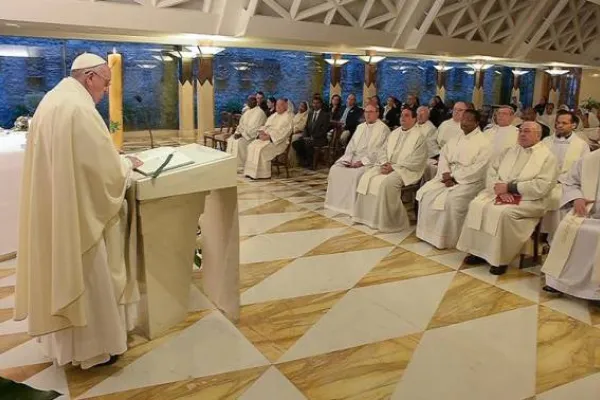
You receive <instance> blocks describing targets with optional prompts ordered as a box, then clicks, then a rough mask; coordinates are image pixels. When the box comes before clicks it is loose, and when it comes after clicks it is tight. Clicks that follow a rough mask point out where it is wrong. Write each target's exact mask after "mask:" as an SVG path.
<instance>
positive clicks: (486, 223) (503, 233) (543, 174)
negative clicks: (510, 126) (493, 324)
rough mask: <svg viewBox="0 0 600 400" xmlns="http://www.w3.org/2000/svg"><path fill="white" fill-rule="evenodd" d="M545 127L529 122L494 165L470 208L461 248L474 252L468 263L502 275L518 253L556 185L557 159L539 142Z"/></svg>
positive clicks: (467, 258)
mask: <svg viewBox="0 0 600 400" xmlns="http://www.w3.org/2000/svg"><path fill="white" fill-rule="evenodd" d="M541 137H542V128H541V127H540V125H539V124H538V123H536V122H525V123H524V124H523V126H522V127H521V129H520V131H519V136H518V142H517V144H516V145H514V146H513V147H511V148H508V149H506V150H504V151H503V152H502V153H500V154H499V155H498V156H497V157H495V158H493V159H492V160H491V162H490V166H489V167H488V172H487V180H486V188H485V189H484V190H483V191H482V192H481V193H479V195H478V196H477V197H476V198H475V199H474V200H473V201H472V202H471V204H469V211H468V213H467V217H466V219H465V222H464V224H463V228H462V232H461V234H460V238H459V239H458V244H457V245H456V248H457V249H458V250H461V251H464V252H466V253H469V255H468V256H467V257H466V258H465V263H466V264H468V265H475V264H482V263H485V262H486V261H487V262H488V263H489V264H490V265H491V268H490V273H491V274H493V275H502V274H504V273H505V272H506V269H507V267H508V264H509V263H510V262H511V261H512V260H513V259H514V258H515V257H516V256H517V255H518V254H519V252H520V251H521V249H522V248H523V246H524V245H525V243H526V242H527V240H528V239H529V237H530V236H531V234H532V233H533V231H534V229H535V226H536V225H537V224H538V222H539V219H540V218H541V217H543V216H544V214H545V212H546V208H547V203H548V199H549V197H550V194H551V192H552V189H553V188H554V185H556V177H557V174H558V170H557V162H556V157H555V156H554V154H552V152H551V151H550V149H548V147H546V146H545V145H543V144H542V143H541V141H540V139H541Z"/></svg>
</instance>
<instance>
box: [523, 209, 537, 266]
mask: <svg viewBox="0 0 600 400" xmlns="http://www.w3.org/2000/svg"><path fill="white" fill-rule="evenodd" d="M541 236H542V218H540V220H539V221H538V223H537V225H536V226H535V229H534V231H533V234H532V235H531V240H532V242H533V256H532V257H531V261H530V262H526V255H525V254H523V252H521V255H520V257H519V269H523V268H529V267H533V266H535V265H538V264H539V263H540V262H541V260H542V255H541V252H540V242H541Z"/></svg>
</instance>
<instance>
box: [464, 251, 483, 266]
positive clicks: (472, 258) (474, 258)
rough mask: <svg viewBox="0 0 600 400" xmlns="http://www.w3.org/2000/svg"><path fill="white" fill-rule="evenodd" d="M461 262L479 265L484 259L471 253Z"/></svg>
mask: <svg viewBox="0 0 600 400" xmlns="http://www.w3.org/2000/svg"><path fill="white" fill-rule="evenodd" d="M463 263H465V264H467V265H479V264H485V263H486V261H485V260H484V259H483V258H481V257H477V256H474V255H473V254H469V255H468V256H466V257H465V259H464V260H463Z"/></svg>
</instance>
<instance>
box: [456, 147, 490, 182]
mask: <svg viewBox="0 0 600 400" xmlns="http://www.w3.org/2000/svg"><path fill="white" fill-rule="evenodd" d="M490 155H491V149H490V147H489V146H483V147H481V148H480V149H479V152H478V153H477V156H476V157H475V160H474V161H473V163H472V164H471V165H467V166H462V167H461V168H458V169H457V170H456V172H455V173H454V174H453V175H452V177H453V178H454V180H455V181H456V182H458V183H459V184H461V185H468V184H470V183H475V182H478V181H481V180H483V179H485V173H486V168H487V165H488V163H489V162H490Z"/></svg>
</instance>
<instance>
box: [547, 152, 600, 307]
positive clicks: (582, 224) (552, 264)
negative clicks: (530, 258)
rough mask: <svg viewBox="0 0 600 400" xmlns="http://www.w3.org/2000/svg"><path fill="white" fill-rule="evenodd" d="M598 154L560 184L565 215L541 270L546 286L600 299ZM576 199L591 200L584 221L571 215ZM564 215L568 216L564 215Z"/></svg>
mask: <svg viewBox="0 0 600 400" xmlns="http://www.w3.org/2000/svg"><path fill="white" fill-rule="evenodd" d="M599 180H600V152H598V151H595V152H593V153H591V154H589V155H587V156H586V157H584V158H583V159H580V160H579V161H577V162H576V163H575V164H574V165H573V168H572V169H571V171H570V173H569V174H568V176H567V177H566V178H565V179H564V182H563V188H564V191H563V198H562V201H561V203H562V206H563V208H562V209H561V211H562V212H563V213H565V214H566V216H565V217H564V218H563V220H562V221H561V222H560V225H559V227H558V229H557V230H556V233H555V235H554V241H553V242H552V247H550V253H549V254H548V257H547V258H546V262H545V263H544V266H543V268H542V272H544V273H545V274H546V284H547V285H548V286H550V287H553V288H554V289H556V290H560V291H561V292H563V293H567V294H570V295H572V296H576V297H581V298H584V299H589V300H600V243H599V240H600V207H598V203H597V201H598V199H600V185H599V184H598V183H599ZM576 199H586V200H595V201H596V202H595V203H592V204H589V205H588V207H587V209H588V211H589V216H588V217H587V218H583V217H577V216H575V214H574V213H573V212H572V207H573V201H574V200H576ZM567 213H568V214H567Z"/></svg>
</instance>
